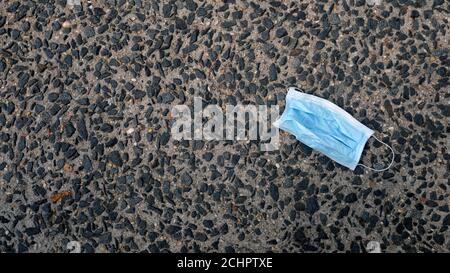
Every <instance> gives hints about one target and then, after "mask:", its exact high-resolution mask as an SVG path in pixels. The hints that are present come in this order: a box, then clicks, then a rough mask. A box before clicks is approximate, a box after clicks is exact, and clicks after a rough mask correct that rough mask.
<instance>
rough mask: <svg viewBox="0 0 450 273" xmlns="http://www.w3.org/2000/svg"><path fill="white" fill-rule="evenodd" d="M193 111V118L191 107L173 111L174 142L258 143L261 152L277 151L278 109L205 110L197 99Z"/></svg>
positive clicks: (213, 107) (227, 107) (229, 107)
mask: <svg viewBox="0 0 450 273" xmlns="http://www.w3.org/2000/svg"><path fill="white" fill-rule="evenodd" d="M224 108H225V109H224ZM193 110H194V113H193V114H192V111H191V108H190V107H189V106H188V105H176V106H174V107H172V108H171V111H170V112H171V115H172V117H173V118H174V119H175V121H174V123H173V124H172V127H171V136H172V138H173V139H175V140H183V139H184V140H237V141H240V140H259V141H260V143H261V144H260V149H261V150H262V151H268V152H270V151H274V150H278V146H279V131H278V128H276V127H275V126H273V125H272V123H273V122H275V120H276V119H277V118H278V115H279V109H278V105H272V106H270V107H269V106H267V105H251V104H249V105H242V104H238V105H231V104H227V105H225V107H223V108H222V107H220V106H219V105H214V104H211V105H207V106H206V107H205V108H203V102H202V98H201V97H194V107H193ZM224 110H225V114H224ZM269 116H270V119H269ZM235 129H236V130H235Z"/></svg>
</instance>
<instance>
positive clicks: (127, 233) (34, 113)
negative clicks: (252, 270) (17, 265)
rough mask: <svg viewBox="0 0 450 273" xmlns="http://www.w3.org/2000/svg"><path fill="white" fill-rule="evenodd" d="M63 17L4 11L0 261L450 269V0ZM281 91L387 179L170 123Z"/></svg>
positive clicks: (94, 7) (232, 4)
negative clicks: (320, 107) (154, 257)
mask: <svg viewBox="0 0 450 273" xmlns="http://www.w3.org/2000/svg"><path fill="white" fill-rule="evenodd" d="M67 2H68V3H66V1H65V0H57V1H53V0H39V1H30V0H23V1H22V0H21V1H6V0H0V252H68V251H70V250H69V249H68V248H70V249H75V250H73V251H77V250H76V248H77V246H79V250H80V251H81V252H140V251H144V252H210V251H214V252H270V251H273V252H334V251H338V252H346V251H351V252H366V251H368V249H367V245H368V244H369V245H371V246H370V249H374V248H376V247H374V246H377V245H376V243H377V242H378V243H379V246H380V247H381V252H449V251H450V231H449V225H450V212H449V206H450V178H449V172H450V154H449V150H448V148H449V146H450V145H449V144H450V141H449V131H450V127H449V123H450V122H449V121H450V105H449V98H450V87H449V75H450V58H449V51H450V46H449V44H450V40H449V38H450V29H449V18H450V3H449V2H448V1H445V0H430V1H425V0H370V1H369V0H366V1H364V0H317V1H298V0H296V1H288V0H286V1H267V2H262V1H238V0H236V1H193V0H187V1H147V0H134V1H133V0H130V1H125V0H92V1H85V0H81V4H82V7H80V6H77V5H72V4H71V3H76V2H77V1H75V0H72V1H67ZM89 2H91V3H89ZM289 86H297V87H299V88H301V89H303V90H304V91H305V92H307V93H310V94H314V95H316V96H320V97H323V98H326V99H328V100H330V101H332V102H334V103H336V104H337V105H339V106H340V107H342V108H343V109H345V110H346V111H347V112H349V113H350V114H352V115H353V116H354V117H355V118H356V119H358V120H359V121H361V122H362V123H363V124H365V125H366V126H368V127H369V128H371V129H373V130H375V131H376V136H378V137H380V138H382V139H383V141H385V142H386V143H388V144H390V145H392V146H393V148H394V149H395V151H396V155H395V162H394V165H393V166H392V168H391V169H389V170H388V171H385V172H380V173H376V172H372V171H367V170H365V169H362V168H361V167H357V169H356V170H355V171H354V172H352V171H350V170H348V169H346V168H344V167H342V166H340V165H338V164H336V163H334V162H333V161H331V160H330V159H328V158H327V157H325V156H323V155H321V154H319V153H317V152H315V151H313V150H311V149H310V148H308V147H307V146H305V145H303V144H301V143H299V142H298V141H296V140H295V139H294V137H293V136H291V135H288V134H286V133H281V136H280V149H279V150H277V151H273V152H262V151H261V150H260V145H259V142H258V141H201V140H196V141H187V140H184V141H175V140H173V139H172V138H171V135H170V125H171V124H172V122H173V118H172V117H171V115H170V114H169V111H168V109H169V108H170V106H172V105H178V104H183V105H192V104H193V99H194V96H200V97H202V98H203V100H204V105H207V104H218V105H225V104H228V103H231V104H236V103H243V104H255V105H260V104H267V105H279V106H280V108H281V109H280V110H283V107H284V97H285V94H286V92H287V87H289ZM163 106H165V107H163ZM362 161H363V162H364V163H365V164H366V165H374V164H375V165H377V163H378V164H379V165H380V164H381V165H383V164H385V163H386V162H389V151H388V150H387V149H385V148H383V146H381V145H380V144H379V143H376V141H373V139H371V140H369V142H368V144H367V145H366V148H365V151H364V154H363V157H362ZM68 246H69V247H68Z"/></svg>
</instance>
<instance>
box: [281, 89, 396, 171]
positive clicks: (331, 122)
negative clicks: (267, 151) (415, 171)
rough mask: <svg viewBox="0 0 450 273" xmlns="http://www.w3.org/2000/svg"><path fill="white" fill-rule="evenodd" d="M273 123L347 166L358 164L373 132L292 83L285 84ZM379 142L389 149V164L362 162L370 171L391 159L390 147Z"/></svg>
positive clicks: (335, 107) (338, 109)
mask: <svg viewBox="0 0 450 273" xmlns="http://www.w3.org/2000/svg"><path fill="white" fill-rule="evenodd" d="M273 125H274V126H276V127H278V128H280V129H282V130H285V131H287V132H289V133H291V134H293V135H294V136H295V137H296V138H297V140H299V141H301V142H302V143H304V144H306V145H307V146H309V147H311V148H312V149H314V150H317V151H319V152H321V153H323V154H324V155H326V156H327V157H329V158H331V159H332V160H334V161H336V162H337V163H339V164H341V165H343V166H346V167H347V168H349V169H351V170H354V169H355V168H356V166H357V165H362V164H358V162H359V159H360V157H361V154H362V151H363V149H364V145H365V144H366V142H367V140H368V139H369V137H371V136H372V135H373V133H374V131H372V130H371V129H369V128H367V127H366V126H364V125H363V124H362V123H360V122H359V121H357V120H356V119H355V118H353V117H352V116H351V115H350V114H349V113H347V112H345V111H344V110H343V109H342V108H340V107H338V106H337V105H335V104H333V103H331V102H329V101H327V100H325V99H322V98H319V97H316V96H313V95H309V94H306V93H302V92H298V91H297V89H295V88H293V87H291V88H289V91H288V94H287V96H286V107H285V110H284V112H283V114H282V115H281V117H280V118H279V119H278V120H277V121H275V123H274V124H273ZM374 138H375V137H374ZM375 139H376V140H378V139H377V138H375ZM378 141H380V140H378ZM380 142H381V143H383V144H384V145H386V146H387V147H388V148H389V149H390V150H391V152H392V160H391V163H390V164H389V166H388V167H386V168H383V169H372V168H370V167H367V166H365V165H362V166H364V167H366V168H369V169H371V170H374V171H384V170H387V169H389V167H390V166H391V165H392V163H393V161H394V150H392V148H391V147H390V146H389V145H387V144H386V143H384V142H382V141H380Z"/></svg>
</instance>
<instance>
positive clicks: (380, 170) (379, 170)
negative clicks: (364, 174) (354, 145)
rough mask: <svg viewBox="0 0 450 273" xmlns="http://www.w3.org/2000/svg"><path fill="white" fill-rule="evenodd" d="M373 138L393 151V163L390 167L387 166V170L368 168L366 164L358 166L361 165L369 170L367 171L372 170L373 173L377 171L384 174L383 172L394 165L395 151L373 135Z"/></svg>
mask: <svg viewBox="0 0 450 273" xmlns="http://www.w3.org/2000/svg"><path fill="white" fill-rule="evenodd" d="M372 137H373V138H375V139H376V140H378V142H380V143H382V144H383V145H384V146H386V147H388V148H389V149H390V150H391V152H392V159H391V163H389V166H387V167H386V168H383V169H374V168H371V167H369V166H366V165H364V164H358V165H361V166H362V167H364V168H367V169H369V170H372V171H375V172H382V171H385V170H387V169H389V168H390V167H391V166H392V164H394V158H395V153H394V149H392V147H391V146H389V145H387V144H386V143H384V142H383V141H381V140H379V139H378V138H377V137H376V136H374V135H372Z"/></svg>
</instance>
